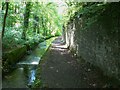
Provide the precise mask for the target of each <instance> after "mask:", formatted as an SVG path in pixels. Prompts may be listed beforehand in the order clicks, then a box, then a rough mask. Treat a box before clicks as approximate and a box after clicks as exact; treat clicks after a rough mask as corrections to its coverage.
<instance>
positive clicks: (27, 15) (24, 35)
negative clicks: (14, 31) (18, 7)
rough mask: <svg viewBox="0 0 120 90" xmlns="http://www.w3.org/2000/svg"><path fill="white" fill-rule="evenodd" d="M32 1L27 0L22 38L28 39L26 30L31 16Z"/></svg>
mask: <svg viewBox="0 0 120 90" xmlns="http://www.w3.org/2000/svg"><path fill="white" fill-rule="evenodd" d="M30 9H31V2H27V4H26V9H25V14H24V28H23V33H22V38H23V39H26V31H27V28H28V25H29V16H30Z"/></svg>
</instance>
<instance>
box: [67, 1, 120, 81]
mask: <svg viewBox="0 0 120 90" xmlns="http://www.w3.org/2000/svg"><path fill="white" fill-rule="evenodd" d="M118 8H120V3H110V4H107V5H106V7H105V8H104V11H101V12H99V16H98V17H96V18H95V19H96V20H95V22H92V23H90V24H89V25H87V24H86V21H87V20H88V18H91V20H92V18H94V15H93V16H92V17H88V16H87V15H82V16H81V17H75V18H74V19H73V20H72V21H71V22H70V23H69V24H68V25H67V31H66V33H67V34H66V35H67V37H68V38H67V41H68V44H69V46H70V48H74V49H75V50H76V53H77V55H78V56H81V57H82V58H83V59H85V60H86V61H87V62H90V63H91V64H93V65H95V66H97V67H99V68H101V69H102V70H103V72H104V74H105V75H107V76H109V77H114V78H116V79H117V80H118V81H120V53H119V52H120V44H119V41H120V37H119V36H120V10H119V9H118ZM94 14H96V13H94ZM86 16H87V17H86ZM72 33H73V34H72ZM71 39H73V40H71ZM71 43H72V44H71Z"/></svg>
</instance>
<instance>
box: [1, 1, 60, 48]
mask: <svg viewBox="0 0 120 90" xmlns="http://www.w3.org/2000/svg"><path fill="white" fill-rule="evenodd" d="M3 5H4V2H3V4H2V7H3V10H2V11H1V12H2V13H1V16H2V18H0V21H1V22H2V21H3V17H4V14H5V8H6V6H3ZM27 9H30V16H29V18H28V22H29V23H28V24H29V25H28V28H27V30H26V32H25V34H26V40H23V39H22V33H23V31H24V30H25V29H26V28H25V27H24V24H26V22H24V15H25V10H27ZM27 9H26V2H9V10H8V15H7V19H6V29H5V33H4V37H3V50H8V49H12V48H15V47H17V46H19V45H23V44H25V43H27V42H38V41H40V40H41V39H45V38H48V37H51V36H56V35H61V30H62V23H61V22H62V20H61V18H60V16H59V15H58V12H57V5H56V4H55V3H44V2H31V3H30V5H29V7H27ZM35 16H36V17H38V19H39V20H38V21H36V20H35V18H34V17H35ZM36 23H37V24H36Z"/></svg>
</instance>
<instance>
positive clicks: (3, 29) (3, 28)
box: [2, 2, 9, 38]
mask: <svg viewBox="0 0 120 90" xmlns="http://www.w3.org/2000/svg"><path fill="white" fill-rule="evenodd" d="M8 7H9V2H6V11H5V15H4V19H3V27H2V38H3V37H4V32H5V25H6V17H7V14H8Z"/></svg>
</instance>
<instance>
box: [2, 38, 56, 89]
mask: <svg viewBox="0 0 120 90" xmlns="http://www.w3.org/2000/svg"><path fill="white" fill-rule="evenodd" d="M54 39H55V38H51V39H48V40H46V41H44V42H42V43H40V44H39V45H38V46H37V47H36V48H35V49H34V50H33V51H32V52H31V53H29V55H26V56H25V57H24V58H23V59H22V60H21V61H20V62H18V63H17V64H16V69H15V70H14V71H13V72H11V73H9V74H8V75H6V76H5V78H3V80H2V88H29V86H30V85H32V84H33V83H34V80H35V74H36V69H37V65H38V64H39V62H40V60H41V57H42V56H43V54H44V53H45V52H46V50H47V49H48V47H49V46H50V44H51V42H52V41H53V40H54Z"/></svg>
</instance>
